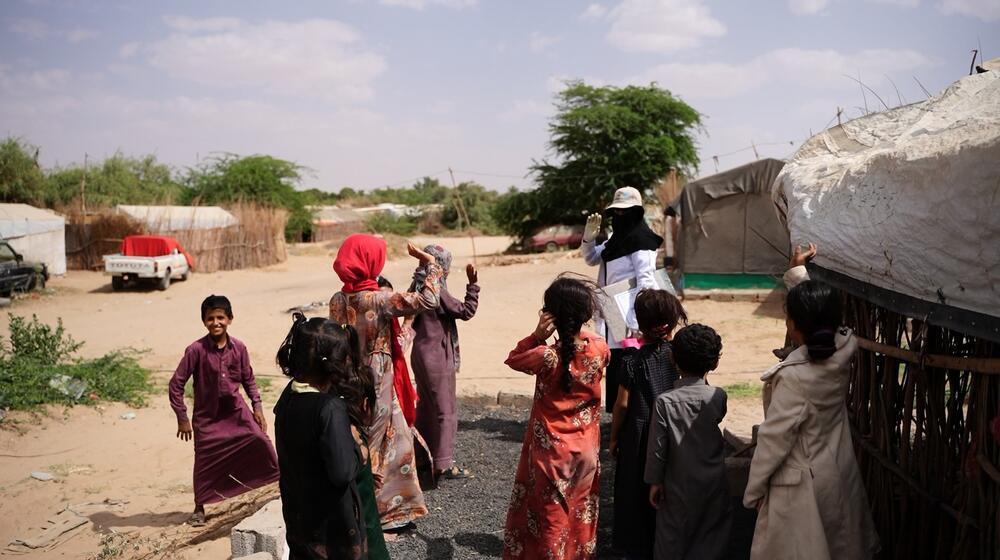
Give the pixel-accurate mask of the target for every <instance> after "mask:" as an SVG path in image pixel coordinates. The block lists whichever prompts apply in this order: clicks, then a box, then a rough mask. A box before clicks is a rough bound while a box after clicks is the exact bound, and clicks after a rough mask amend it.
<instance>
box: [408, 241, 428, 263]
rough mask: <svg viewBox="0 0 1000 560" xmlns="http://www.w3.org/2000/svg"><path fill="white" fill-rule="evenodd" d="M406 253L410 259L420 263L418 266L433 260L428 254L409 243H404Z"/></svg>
mask: <svg viewBox="0 0 1000 560" xmlns="http://www.w3.org/2000/svg"><path fill="white" fill-rule="evenodd" d="M406 252H407V253H409V254H410V256H411V257H413V258H415V259H417V260H418V261H420V264H427V263H429V262H431V261H433V260H434V257H433V256H432V255H431V254H430V253H428V252H426V251H424V250H422V249H421V248H420V247H417V246H416V245H414V244H413V243H410V242H407V243H406Z"/></svg>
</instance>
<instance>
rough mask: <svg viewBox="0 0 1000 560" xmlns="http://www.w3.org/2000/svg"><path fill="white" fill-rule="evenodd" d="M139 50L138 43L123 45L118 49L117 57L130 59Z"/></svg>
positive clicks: (140, 46) (139, 44)
mask: <svg viewBox="0 0 1000 560" xmlns="http://www.w3.org/2000/svg"><path fill="white" fill-rule="evenodd" d="M141 48H142V43H139V42H132V43H125V44H124V45H122V46H121V47H120V48H119V49H118V56H120V57H122V58H132V57H133V56H135V55H136V54H137V53H138V52H139V49H141Z"/></svg>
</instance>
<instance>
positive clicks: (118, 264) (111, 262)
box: [104, 257, 154, 276]
mask: <svg viewBox="0 0 1000 560" xmlns="http://www.w3.org/2000/svg"><path fill="white" fill-rule="evenodd" d="M104 272H107V273H108V274H139V275H149V276H152V275H153V274H154V268H153V259H152V258H150V257H146V258H142V257H107V258H105V259H104Z"/></svg>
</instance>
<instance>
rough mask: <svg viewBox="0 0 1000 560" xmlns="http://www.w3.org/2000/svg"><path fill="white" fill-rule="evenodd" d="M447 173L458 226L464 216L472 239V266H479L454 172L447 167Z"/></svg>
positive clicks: (472, 239) (470, 227) (471, 238)
mask: <svg viewBox="0 0 1000 560" xmlns="http://www.w3.org/2000/svg"><path fill="white" fill-rule="evenodd" d="M448 175H451V192H452V194H454V195H455V210H456V212H457V213H458V216H459V222H458V223H459V227H460V228H461V223H462V218H463V217H464V218H465V224H466V227H468V230H467V231H468V232H469V240H470V241H472V264H473V266H476V267H478V266H479V257H478V255H477V254H476V236H475V234H474V233H473V232H472V221H471V220H469V213H468V212H466V211H465V203H464V202H462V197H461V195H460V194H459V192H458V185H457V184H455V172H454V171H452V170H451V167H449V168H448Z"/></svg>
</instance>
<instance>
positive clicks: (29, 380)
mask: <svg viewBox="0 0 1000 560" xmlns="http://www.w3.org/2000/svg"><path fill="white" fill-rule="evenodd" d="M8 317H9V325H10V339H9V341H4V340H2V339H0V407H5V408H12V409H15V410H19V409H30V408H33V407H36V406H39V405H42V404H47V403H66V404H73V403H77V402H84V403H91V402H94V400H95V398H96V399H101V400H107V401H117V402H124V403H127V404H130V405H132V406H143V405H145V404H146V395H147V394H148V393H149V391H150V390H151V389H152V385H151V384H150V380H149V371H148V370H146V369H145V368H143V367H142V366H141V365H139V362H138V361H137V360H136V359H135V357H134V351H129V350H116V351H113V352H109V353H108V354H105V355H104V356H102V357H100V358H97V359H91V360H86V359H76V358H73V354H74V353H75V352H76V351H77V350H78V349H79V348H80V347H81V346H83V343H82V342H76V341H75V340H73V337H71V336H70V335H69V334H67V333H66V332H65V329H64V328H63V325H62V320H59V321H58V322H57V326H56V327H55V328H52V327H51V326H49V325H46V324H44V323H41V322H39V321H38V318H37V317H35V316H32V317H31V321H27V320H25V319H24V318H23V317H18V316H16V315H13V314H11V315H8ZM63 376H65V378H68V379H69V383H71V384H73V385H76V386H80V383H84V384H86V388H85V390H84V391H83V395H82V396H81V397H80V398H76V396H75V395H72V394H67V393H66V392H64V391H63V390H60V389H59V388H57V387H58V384H57V386H56V387H54V386H53V385H52V382H53V380H60V379H64V378H63ZM91 396H93V397H94V398H91Z"/></svg>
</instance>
